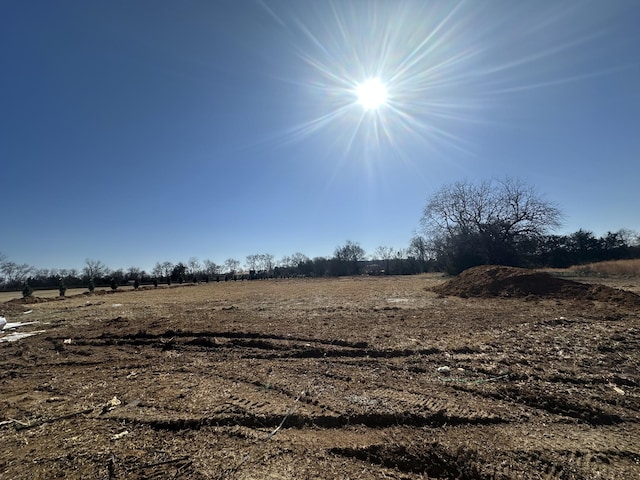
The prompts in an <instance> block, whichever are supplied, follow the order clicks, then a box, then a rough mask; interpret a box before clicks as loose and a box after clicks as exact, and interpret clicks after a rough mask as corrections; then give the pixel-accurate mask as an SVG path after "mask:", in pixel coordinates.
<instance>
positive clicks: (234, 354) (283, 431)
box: [0, 267, 640, 479]
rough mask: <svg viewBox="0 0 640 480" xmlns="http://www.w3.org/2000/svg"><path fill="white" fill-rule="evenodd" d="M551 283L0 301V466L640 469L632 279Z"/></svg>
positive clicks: (262, 472) (398, 471)
mask: <svg viewBox="0 0 640 480" xmlns="http://www.w3.org/2000/svg"><path fill="white" fill-rule="evenodd" d="M474 270H475V269H474ZM531 275H533V276H531ZM556 280H560V279H557V278H554V277H550V276H548V275H542V276H539V274H538V273H532V272H528V271H520V270H516V269H503V268H501V267H487V268H485V269H479V270H475V271H468V272H465V273H463V274H461V275H460V276H459V277H458V278H455V279H451V280H449V281H448V282H445V279H443V278H439V277H435V276H415V277H375V278H374V277H366V278H365V277H363V278H346V279H339V280H338V279H319V280H277V281H273V280H268V281H266V280H265V281H253V282H237V283H236V282H228V283H219V284H217V283H211V284H202V285H198V286H194V287H191V288H184V287H181V288H158V289H156V290H153V289H152V290H143V291H130V292H116V293H114V294H110V295H106V294H105V295H100V294H94V295H91V296H77V297H72V298H67V299H63V300H58V301H50V302H43V301H42V302H37V303H29V304H23V303H21V302H20V301H14V302H8V303H4V304H0V315H4V316H6V317H7V320H8V321H9V322H21V321H24V322H27V321H29V322H33V321H37V322H38V323H37V324H31V325H28V326H24V327H21V328H20V329H19V331H21V332H29V331H37V332H40V333H37V334H36V335H34V336H32V337H29V338H24V339H22V340H19V341H16V342H10V343H7V342H4V343H0V438H1V439H2V440H1V443H2V444H1V448H0V479H5V478H6V479H39V478H42V479H44V478H47V479H49V478H96V479H116V478H123V479H124V478H127V479H129V478H133V479H147V478H157V479H160V478H195V479H218V478H234V479H254V478H255V479H259V478H260V479H261V478H279V479H285V478H291V479H293V478H351V479H353V478H395V479H418V478H438V479H456V478H464V479H520V478H533V479H538V478H540V479H543V478H544V479H593V478H602V479H629V478H640V423H639V422H640V399H639V393H640V373H639V369H638V367H639V362H640V325H639V323H640V309H639V308H638V306H637V305H638V304H637V303H635V302H636V300H635V297H637V295H635V296H627V295H626V294H627V293H630V292H628V291H622V290H617V289H614V288H610V287H604V286H593V285H589V284H582V283H576V282H568V281H566V280H563V281H560V282H556ZM567 282H568V283H567ZM626 282H627V283H629V280H626ZM434 287H435V288H434ZM434 290H435V291H434ZM610 290H613V292H611V291H610ZM631 295H633V294H631ZM507 297H508V298H507ZM29 311H31V312H30V313H23V312H29ZM1 339H2V335H0V340H1Z"/></svg>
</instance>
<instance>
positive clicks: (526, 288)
mask: <svg viewBox="0 0 640 480" xmlns="http://www.w3.org/2000/svg"><path fill="white" fill-rule="evenodd" d="M431 290H432V291H433V292H435V293H439V294H441V295H450V296H456V297H462V298H465V297H480V298H491V297H515V298H525V297H530V296H535V297H543V298H555V299H561V300H591V301H598V302H612V303H615V304H617V305H621V306H627V307H640V295H637V294H635V293H633V292H628V291H625V290H620V289H618V288H613V287H608V286H606V285H599V284H591V285H589V284H585V283H580V282H575V281H573V280H567V279H563V278H557V277H554V276H552V275H550V274H548V273H545V272H538V271H535V270H528V269H525V268H516V267H505V266H499V265H483V266H479V267H473V268H469V269H468V270H465V271H464V272H462V273H461V274H460V275H458V276H457V277H454V278H452V279H451V280H449V281H447V282H445V283H443V284H441V285H436V286H434V287H432V288H431Z"/></svg>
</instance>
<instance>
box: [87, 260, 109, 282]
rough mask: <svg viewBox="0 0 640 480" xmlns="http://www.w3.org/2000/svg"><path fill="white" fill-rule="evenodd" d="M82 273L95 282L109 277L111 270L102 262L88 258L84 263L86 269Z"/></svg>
mask: <svg viewBox="0 0 640 480" xmlns="http://www.w3.org/2000/svg"><path fill="white" fill-rule="evenodd" d="M82 272H83V274H84V276H85V277H87V278H88V279H89V280H95V279H96V278H100V277H104V276H106V275H108V274H109V269H108V268H107V266H106V265H105V264H104V263H102V262H101V261H100V260H93V259H91V258H87V259H86V260H85V261H84V268H83V269H82Z"/></svg>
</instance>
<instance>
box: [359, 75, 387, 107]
mask: <svg viewBox="0 0 640 480" xmlns="http://www.w3.org/2000/svg"><path fill="white" fill-rule="evenodd" d="M356 96H357V97H358V103H359V104H360V105H361V106H362V108H364V109H365V110H366V111H368V110H375V109H377V108H380V107H382V106H383V105H385V104H386V103H387V97H388V94H387V87H386V86H385V85H384V83H382V81H381V80H380V79H379V78H370V79H368V80H367V81H365V82H363V83H361V84H359V85H358V87H357V88H356Z"/></svg>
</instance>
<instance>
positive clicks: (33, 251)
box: [0, 0, 640, 270]
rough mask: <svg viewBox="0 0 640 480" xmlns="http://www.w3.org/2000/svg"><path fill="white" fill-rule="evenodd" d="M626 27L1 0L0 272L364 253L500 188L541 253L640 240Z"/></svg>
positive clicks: (589, 16)
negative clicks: (511, 184)
mask: <svg viewBox="0 0 640 480" xmlns="http://www.w3.org/2000/svg"><path fill="white" fill-rule="evenodd" d="M638 25H640V3H639V2H637V1H636V0H628V1H627V0H611V1H607V2H604V1H599V0H597V1H580V2H568V1H567V2H557V1H555V0H553V1H551V0H522V1H518V2H513V1H510V0H505V1H498V0H488V1H482V2H480V1H467V2H455V1H428V0H416V1H403V0H393V1H391V0H389V1H375V0H371V1H364V0H361V1H360V0H359V1H337V0H335V1H328V0H327V1H320V0H317V1H312V0H281V1H276V0H216V1H192V0H186V1H180V2H176V1H163V0H153V1H151V0H135V1H124V0H115V1H114V0H108V1H101V0H89V1H86V0H78V1H72V0H56V1H55V2H51V1H48V0H31V1H27V2H25V1H21V0H5V1H2V2H0V188H1V191H0V194H1V196H2V210H1V212H2V214H1V218H2V221H1V222H0V252H1V253H3V254H4V255H5V256H6V257H7V258H8V259H9V260H11V261H14V262H16V263H27V264H30V265H33V266H35V267H38V268H78V269H81V268H82V266H83V265H84V262H85V260H86V259H87V258H90V259H96V260H100V261H102V262H103V263H104V264H106V265H107V266H109V267H111V268H113V269H116V268H124V269H127V268H128V267H131V266H135V267H138V268H143V269H146V270H151V269H152V267H153V265H154V264H155V263H156V262H164V261H170V262H173V263H177V262H179V261H182V262H186V261H188V259H189V258H191V257H196V258H198V259H199V260H201V261H202V260H205V259H209V260H212V261H214V262H216V263H223V262H224V261H225V259H227V258H235V259H238V260H240V261H241V262H242V263H244V261H245V258H246V256H247V255H252V254H258V253H269V254H272V255H274V256H275V257H276V259H279V258H281V257H283V256H285V255H291V254H293V253H295V252H302V253H304V254H306V255H307V256H309V257H315V256H331V255H332V254H333V252H334V250H335V249H336V247H337V246H339V245H343V244H344V243H345V242H346V241H347V240H352V241H354V242H358V243H359V244H360V245H361V246H362V247H363V248H364V249H365V251H366V252H367V253H369V254H372V253H373V252H374V251H375V249H376V248H377V247H378V246H390V247H394V248H396V249H399V248H405V247H407V246H408V244H409V241H410V239H411V237H412V236H413V235H414V233H415V232H416V231H418V230H419V227H420V217H421V215H422V210H423V208H424V206H425V204H426V201H427V199H428V198H429V195H431V194H433V193H434V192H435V191H437V190H438V189H440V188H441V187H443V186H444V185H448V184H451V183H453V182H457V181H462V180H468V181H474V182H475V181H481V180H488V179H503V178H507V177H509V178H517V179H520V180H523V181H525V182H526V183H528V184H530V185H532V186H533V187H534V188H535V189H536V191H537V192H539V194H540V195H541V196H542V197H543V198H544V199H545V200H548V201H550V202H553V203H555V204H557V205H558V207H559V208H560V210H561V211H562V212H563V214H564V223H563V225H562V227H561V228H560V229H559V230H557V231H556V232H555V233H571V232H575V231H577V230H578V229H580V228H582V229H585V230H589V231H592V232H594V233H595V234H596V235H604V234H606V232H608V231H617V230H620V229H622V228H625V229H631V230H636V231H637V230H640V188H639V184H640V54H639V52H640V29H639V28H638ZM371 79H376V80H375V81H378V82H379V85H382V87H381V88H382V89H383V90H384V93H386V99H385V98H381V99H379V101H380V102H382V104H381V105H379V106H378V107H377V108H373V107H371V108H369V107H370V106H369V105H368V104H367V105H363V103H362V99H360V98H359V96H358V95H359V92H360V90H359V86H361V85H363V84H366V82H367V81H369V80H371Z"/></svg>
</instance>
